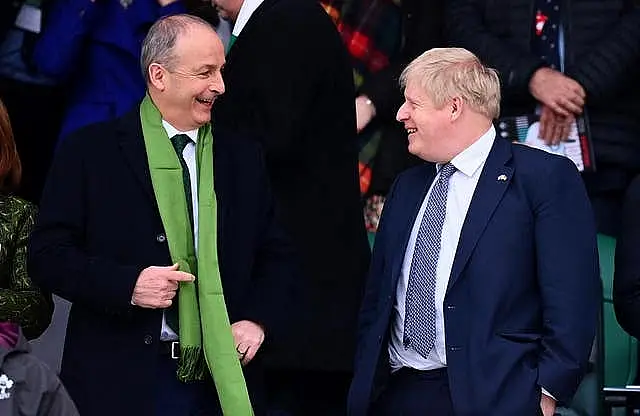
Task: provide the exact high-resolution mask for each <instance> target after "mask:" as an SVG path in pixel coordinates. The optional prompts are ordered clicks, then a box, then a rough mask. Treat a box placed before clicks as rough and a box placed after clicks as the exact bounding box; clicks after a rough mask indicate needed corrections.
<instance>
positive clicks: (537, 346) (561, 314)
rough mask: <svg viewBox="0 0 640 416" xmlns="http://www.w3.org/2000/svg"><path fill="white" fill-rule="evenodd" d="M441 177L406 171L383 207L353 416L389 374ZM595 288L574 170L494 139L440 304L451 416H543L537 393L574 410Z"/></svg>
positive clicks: (593, 253) (588, 220)
mask: <svg viewBox="0 0 640 416" xmlns="http://www.w3.org/2000/svg"><path fill="white" fill-rule="evenodd" d="M435 172H436V171H435V168H434V166H433V165H429V164H425V165H421V166H418V167H415V168H412V169H410V170H408V171H405V172H404V173H402V174H401V175H400V176H399V177H398V179H397V180H396V182H395V184H394V186H393V187H392V189H391V191H390V194H389V197H388V199H387V202H386V204H385V207H384V212H383V216H382V220H381V224H380V228H379V231H378V235H377V237H376V242H375V247H374V254H373V259H372V263H371V270H370V275H369V280H368V284H367V289H366V292H365V297H364V301H363V306H362V310H361V315H360V323H359V332H358V348H357V355H356V364H355V375H354V379H353V383H352V386H351V390H350V393H349V414H350V415H366V414H367V411H368V408H369V407H370V405H371V403H372V402H373V401H374V400H375V399H376V397H377V396H378V395H379V393H380V392H381V390H382V389H384V385H385V382H386V379H387V377H388V376H389V374H390V370H389V364H388V360H389V356H388V340H389V327H390V324H391V321H390V317H391V316H392V310H393V307H394V303H395V300H396V287H397V282H398V278H399V276H400V274H401V266H402V261H403V258H404V253H405V250H406V247H407V242H408V239H409V234H410V232H411V227H412V226H413V223H414V221H415V219H416V216H417V213H418V210H419V208H420V205H421V203H422V201H423V199H424V197H425V195H426V193H427V191H428V189H429V187H430V185H431V182H432V181H433V178H434V176H435ZM503 175H504V176H503ZM505 178H506V180H502V179H505ZM599 288H600V283H599V273H598V260H597V248H596V231H595V225H594V220H593V215H592V212H591V208H590V204H589V202H588V199H587V195H586V192H585V190H584V186H583V184H582V181H581V178H580V175H579V174H578V172H577V170H576V168H575V166H574V165H573V164H572V163H571V162H570V161H569V160H568V159H565V158H562V157H559V156H554V155H550V154H547V153H544V152H542V151H538V150H534V149H530V148H528V147H525V146H522V145H516V144H511V143H510V142H508V141H506V140H503V139H499V138H498V139H496V141H495V142H494V145H493V147H492V150H491V152H490V154H489V157H488V159H487V161H486V163H485V166H484V169H483V171H482V173H481V176H480V179H479V182H478V185H477V188H476V191H475V193H474V196H473V199H472V202H471V205H470V207H469V211H468V213H467V217H466V219H465V221H464V225H463V228H462V232H461V235H460V240H459V242H458V248H457V252H456V256H455V259H454V263H453V267H452V271H451V275H450V279H449V284H448V288H447V292H446V295H445V299H444V324H445V332H446V334H445V338H446V352H447V366H448V377H449V383H450V390H451V399H452V401H453V406H454V410H455V414H456V415H465V416H467V415H477V416H481V415H482V416H486V415H492V416H501V415H504V416H513V415H536V414H538V412H539V403H540V402H539V400H540V394H541V393H540V392H541V387H544V388H545V389H547V390H548V391H549V392H550V393H551V394H552V395H554V396H555V397H556V398H557V399H560V400H568V399H569V398H570V397H571V396H572V394H573V393H574V391H575V389H576V388H577V386H578V384H579V382H580V379H581V377H582V375H583V371H584V369H585V366H586V364H587V360H588V356H589V352H590V349H591V345H592V341H593V339H594V336H595V329H596V322H597V315H598V302H599Z"/></svg>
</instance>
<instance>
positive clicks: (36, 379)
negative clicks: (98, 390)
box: [0, 322, 79, 416]
mask: <svg viewBox="0 0 640 416" xmlns="http://www.w3.org/2000/svg"><path fill="white" fill-rule="evenodd" d="M0 414H2V415H7V416H9V415H19V416H36V415H47V416H76V415H78V414H79V413H78V411H77V409H76V407H75V405H74V403H73V401H72V400H71V398H70V397H69V395H68V394H67V391H66V390H65V388H64V386H63V385H62V383H61V382H60V380H59V379H58V376H57V375H56V374H55V373H54V372H53V371H52V370H51V369H50V368H49V367H48V366H47V365H46V364H45V363H44V362H42V361H41V360H40V359H39V358H38V357H36V356H35V355H33V354H32V353H31V348H30V346H29V343H28V342H27V339H26V338H25V337H24V335H22V331H21V330H20V327H19V326H18V325H15V324H10V323H6V322H3V323H0Z"/></svg>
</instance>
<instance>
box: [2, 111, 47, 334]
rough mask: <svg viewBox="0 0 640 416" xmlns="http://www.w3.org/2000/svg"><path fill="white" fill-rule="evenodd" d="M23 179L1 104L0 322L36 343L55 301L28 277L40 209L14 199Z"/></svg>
mask: <svg viewBox="0 0 640 416" xmlns="http://www.w3.org/2000/svg"><path fill="white" fill-rule="evenodd" d="M20 176H21V166H20V157H19V156H18V152H17V150H16V145H15V142H14V140H13V131H12V129H11V123H10V121H9V114H8V113H7V109H6V108H5V106H4V104H3V103H2V101H0V322H12V323H16V324H19V325H20V326H21V327H22V331H24V334H25V336H26V337H27V338H29V339H35V338H37V337H39V336H40V335H41V334H42V333H43V332H44V330H45V329H47V327H48V326H49V323H50V322H51V315H52V314H53V300H52V298H51V295H49V294H44V293H43V292H42V291H41V290H40V289H38V288H37V287H36V286H35V285H34V284H33V282H32V281H31V279H30V278H29V275H28V273H27V243H28V241H29V234H30V232H31V230H32V228H33V224H34V221H35V218H36V213H37V208H36V207H35V205H33V204H31V203H30V202H27V201H25V200H23V199H21V198H18V197H16V196H14V195H13V192H14V191H15V190H16V189H17V187H18V184H19V183H20Z"/></svg>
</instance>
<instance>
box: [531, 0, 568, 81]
mask: <svg viewBox="0 0 640 416" xmlns="http://www.w3.org/2000/svg"><path fill="white" fill-rule="evenodd" d="M560 3H561V1H560V0H535V16H534V19H535V20H534V36H533V37H532V38H531V42H532V45H531V46H532V50H533V51H534V52H536V53H537V54H539V56H540V57H541V58H542V59H543V60H544V61H545V62H546V63H547V64H548V65H549V66H550V67H551V68H553V69H556V70H560V68H561V66H560V52H559V50H560V48H559V41H560V38H559V34H560V25H561V19H562V15H561V14H560V13H561V8H560V6H561V4H560Z"/></svg>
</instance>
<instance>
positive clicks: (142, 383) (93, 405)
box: [29, 15, 295, 416]
mask: <svg viewBox="0 0 640 416" xmlns="http://www.w3.org/2000/svg"><path fill="white" fill-rule="evenodd" d="M141 62H142V67H143V71H144V75H145V78H146V80H147V95H146V96H145V98H144V99H143V101H142V103H141V104H140V105H139V106H137V107H136V108H134V109H133V110H132V111H131V112H129V113H128V114H126V115H125V116H123V117H122V118H119V119H116V120H114V121H110V122H105V123H101V124H95V125H91V126H88V127H86V128H84V129H81V130H79V131H78V132H77V133H74V134H73V135H71V136H70V137H69V139H68V140H66V141H65V142H64V143H63V144H62V145H61V147H60V148H59V150H58V153H57V155H56V158H55V161H54V163H53V166H52V169H51V172H50V176H49V179H48V182H47V185H46V187H45V190H44V193H43V197H42V202H41V215H40V217H39V221H38V224H37V226H36V228H35V230H34V232H33V234H32V238H31V246H30V252H29V255H30V256H29V270H30V273H31V275H32V277H33V279H34V280H35V281H37V282H39V283H40V284H41V285H42V287H44V288H47V289H48V290H51V291H52V292H54V293H56V294H58V295H60V296H62V297H64V298H66V299H68V300H70V301H72V302H73V307H72V309H71V313H70V320H69V325H68V328H67V338H66V347H65V351H64V358H63V363H62V373H61V378H62V380H63V382H64V383H65V385H66V387H67V389H68V391H69V393H70V394H71V396H72V397H73V399H74V400H75V402H76V404H77V406H78V409H79V412H80V414H83V415H91V416H102V415H104V416H107V415H109V416H112V415H119V416H128V415H130V416H134V415H135V416H138V415H155V416H188V415H195V414H198V415H207V416H209V415H222V414H229V415H252V414H255V415H260V414H263V410H262V408H263V405H262V402H263V399H262V397H261V385H260V380H261V378H262V374H261V373H262V372H261V365H260V355H261V346H262V342H263V341H264V340H265V336H266V335H265V334H267V333H272V332H277V331H278V328H279V327H280V326H282V324H281V321H282V320H283V319H284V317H283V315H282V314H283V309H282V308H280V306H279V305H281V304H282V303H283V301H284V299H287V298H288V297H289V295H288V294H287V291H288V286H289V282H290V281H291V277H292V276H294V274H295V272H294V270H293V269H294V266H293V265H292V256H291V255H290V245H289V243H288V242H287V240H286V238H285V237H284V236H283V233H282V232H281V231H280V229H279V228H278V226H277V224H276V222H275V219H274V214H273V207H272V205H271V196H270V193H269V186H268V181H267V177H266V173H265V171H264V162H263V160H262V158H261V153H260V151H259V149H258V148H257V146H256V145H254V144H252V143H253V140H252V139H251V138H244V137H242V136H240V135H238V134H234V133H233V132H224V131H220V130H219V129H216V130H215V136H214V133H213V130H212V126H211V123H210V117H211V106H212V104H213V102H214V101H215V100H216V98H217V97H218V96H219V95H220V94H222V93H223V92H224V89H225V87H224V82H223V80H222V75H221V70H222V67H223V65H224V63H225V58H224V49H223V46H222V43H221V42H220V40H219V39H218V37H217V35H216V34H215V32H214V30H213V29H212V28H211V27H210V26H209V25H208V24H207V23H206V22H205V21H203V20H201V19H199V18H196V17H193V16H189V15H176V16H172V17H167V18H164V19H162V20H159V21H158V22H156V23H155V24H154V25H153V26H152V27H151V29H150V31H149V33H148V35H147V38H146V39H145V41H144V44H143V47H142V56H141ZM214 137H215V150H216V151H215V154H214V152H213V147H214ZM214 169H215V181H214Z"/></svg>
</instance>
